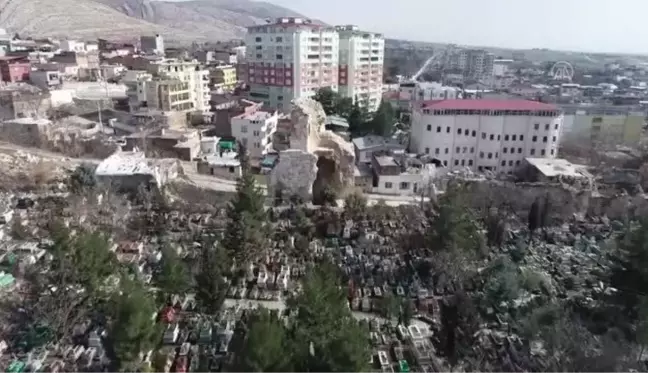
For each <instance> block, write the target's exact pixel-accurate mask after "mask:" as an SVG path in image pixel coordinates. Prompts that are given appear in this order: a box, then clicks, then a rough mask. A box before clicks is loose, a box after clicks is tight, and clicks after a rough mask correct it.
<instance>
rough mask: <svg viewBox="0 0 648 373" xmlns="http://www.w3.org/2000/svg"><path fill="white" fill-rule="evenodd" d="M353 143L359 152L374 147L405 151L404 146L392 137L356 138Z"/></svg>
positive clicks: (369, 136) (371, 136)
mask: <svg viewBox="0 0 648 373" xmlns="http://www.w3.org/2000/svg"><path fill="white" fill-rule="evenodd" d="M351 142H353V145H355V146H356V147H357V148H358V149H359V150H365V149H370V148H374V147H375V148H379V147H383V146H387V147H390V148H396V149H405V147H404V146H403V145H401V144H400V143H398V140H396V139H393V138H391V137H382V136H377V135H368V136H364V137H356V138H355V139H353V140H351Z"/></svg>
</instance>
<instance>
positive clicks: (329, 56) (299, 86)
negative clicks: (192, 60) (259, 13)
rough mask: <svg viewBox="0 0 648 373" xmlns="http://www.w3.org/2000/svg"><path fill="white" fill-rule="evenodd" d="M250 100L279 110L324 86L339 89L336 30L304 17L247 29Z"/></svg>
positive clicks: (281, 19)
mask: <svg viewBox="0 0 648 373" xmlns="http://www.w3.org/2000/svg"><path fill="white" fill-rule="evenodd" d="M245 44H246V47H247V48H246V58H245V59H246V61H245V66H243V67H242V68H243V69H244V70H247V74H242V75H244V76H246V79H247V83H248V84H249V86H250V93H249V96H250V98H252V99H254V100H260V101H263V102H264V103H265V104H266V105H267V106H269V107H271V108H276V109H278V110H288V109H289V106H290V105H289V104H290V101H291V100H293V99H295V98H299V97H310V96H312V95H314V94H315V92H316V91H317V90H319V89H320V88H322V87H330V88H331V89H332V90H334V91H336V92H337V90H338V54H339V51H338V48H339V37H338V34H337V32H336V31H335V29H334V28H330V27H326V26H322V25H318V24H315V23H313V22H312V21H310V20H306V19H301V18H279V19H278V20H277V21H276V22H275V23H272V24H266V25H260V26H252V27H249V28H248V33H247V36H246V39H245Z"/></svg>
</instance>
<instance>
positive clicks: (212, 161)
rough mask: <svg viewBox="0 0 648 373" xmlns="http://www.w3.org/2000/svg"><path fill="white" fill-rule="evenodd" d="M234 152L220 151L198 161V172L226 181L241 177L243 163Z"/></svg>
mask: <svg viewBox="0 0 648 373" xmlns="http://www.w3.org/2000/svg"><path fill="white" fill-rule="evenodd" d="M237 156H238V154H237V153H236V152H234V151H220V152H219V153H216V154H212V155H207V156H204V157H203V158H202V159H201V160H199V161H198V164H197V169H198V172H199V173H201V174H205V175H212V176H216V177H220V178H225V179H232V180H235V179H237V178H239V177H240V176H241V162H239V160H238V158H237Z"/></svg>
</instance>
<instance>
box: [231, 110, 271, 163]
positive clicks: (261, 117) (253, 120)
mask: <svg viewBox="0 0 648 373" xmlns="http://www.w3.org/2000/svg"><path fill="white" fill-rule="evenodd" d="M278 119H279V116H278V115H277V112H268V111H260V110H259V111H255V112H251V113H247V112H246V113H243V114H240V115H237V116H235V117H234V118H232V119H231V121H230V122H231V126H232V136H234V137H235V138H236V139H237V140H238V141H240V142H241V143H242V144H243V145H244V146H246V147H247V150H248V152H249V155H250V158H252V159H253V160H259V159H261V158H263V156H264V155H266V154H267V153H268V150H270V149H271V148H272V134H274V133H275V131H276V130H277V121H278Z"/></svg>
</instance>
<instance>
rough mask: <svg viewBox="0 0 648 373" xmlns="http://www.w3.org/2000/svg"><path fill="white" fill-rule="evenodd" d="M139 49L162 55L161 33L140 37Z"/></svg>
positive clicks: (162, 42) (162, 39) (162, 40)
mask: <svg viewBox="0 0 648 373" xmlns="http://www.w3.org/2000/svg"><path fill="white" fill-rule="evenodd" d="M140 49H141V50H142V52H144V53H150V54H157V55H160V56H164V38H162V35H160V34H156V35H154V36H142V37H140Z"/></svg>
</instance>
